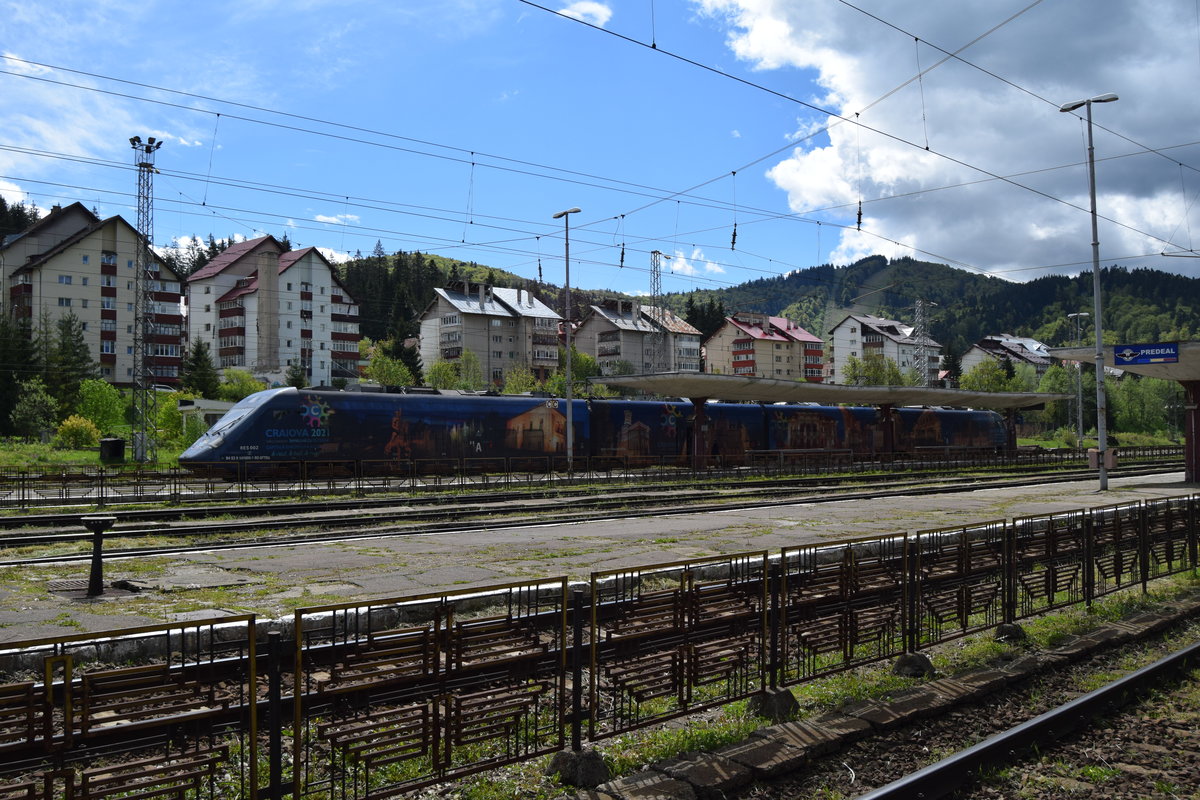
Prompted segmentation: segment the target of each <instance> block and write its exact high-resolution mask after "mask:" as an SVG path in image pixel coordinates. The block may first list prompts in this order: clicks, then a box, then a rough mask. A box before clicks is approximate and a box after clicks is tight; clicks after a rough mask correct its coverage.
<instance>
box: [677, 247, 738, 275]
mask: <svg viewBox="0 0 1200 800" xmlns="http://www.w3.org/2000/svg"><path fill="white" fill-rule="evenodd" d="M668 264H669V265H670V268H671V272H672V273H673V274H675V275H686V276H689V277H692V276H695V275H701V274H704V275H723V274H724V273H725V269H724V267H722V266H721V265H720V264H717V263H715V262H713V261H709V260H708V259H707V258H706V257H705V255H704V251H703V250H701V249H700V248H699V247H696V248H693V249H692V253H691V255H690V256H689V255H685V254H684V252H683V251H682V250H679V249H676V250H675V255H674V256H672V257H671V260H670V261H669V262H668Z"/></svg>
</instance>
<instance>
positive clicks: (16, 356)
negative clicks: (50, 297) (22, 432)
mask: <svg viewBox="0 0 1200 800" xmlns="http://www.w3.org/2000/svg"><path fill="white" fill-rule="evenodd" d="M39 372H40V366H39V365H38V363H37V358H36V353H35V351H34V347H33V342H32V341H31V338H30V330H29V323H28V322H26V321H24V320H17V319H14V318H13V317H10V316H9V315H8V314H0V434H3V435H8V434H11V433H12V432H13V429H12V412H13V408H15V407H16V405H17V401H18V400H19V399H20V397H21V381H24V380H28V379H29V378H30V377H32V376H34V375H36V374H38V373H39Z"/></svg>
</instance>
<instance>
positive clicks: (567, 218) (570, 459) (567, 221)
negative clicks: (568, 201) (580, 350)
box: [554, 208, 580, 475]
mask: <svg viewBox="0 0 1200 800" xmlns="http://www.w3.org/2000/svg"><path fill="white" fill-rule="evenodd" d="M579 211H580V209H578V208H568V209H567V210H566V211H559V212H558V213H557V214H555V215H554V219H558V218H560V217H561V218H562V221H563V267H564V274H565V276H566V277H565V281H564V283H565V288H566V295H567V299H566V303H565V304H564V305H565V308H564V309H563V311H564V313H563V319H564V320H565V321H566V343H567V474H568V475H570V474H571V472H572V468H573V467H574V456H575V420H574V417H573V416H572V413H571V405H572V404H571V399H572V398H571V215H572V214H578V213H579Z"/></svg>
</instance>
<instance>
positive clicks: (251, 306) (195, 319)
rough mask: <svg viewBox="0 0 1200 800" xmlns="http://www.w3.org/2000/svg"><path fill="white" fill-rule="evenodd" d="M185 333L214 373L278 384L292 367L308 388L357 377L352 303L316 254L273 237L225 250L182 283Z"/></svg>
mask: <svg viewBox="0 0 1200 800" xmlns="http://www.w3.org/2000/svg"><path fill="white" fill-rule="evenodd" d="M187 287H188V326H189V329H190V333H191V337H192V339H193V341H204V342H208V344H209V348H210V350H211V352H212V353H213V359H214V361H215V362H216V365H217V367H218V368H219V369H222V370H224V369H229V368H236V369H243V370H246V371H248V372H250V373H251V374H252V375H254V376H255V377H256V378H258V379H260V380H264V381H266V382H267V383H268V384H272V385H274V384H280V383H282V382H283V381H284V380H285V378H286V375H287V370H288V368H289V367H291V366H293V365H297V364H299V365H301V366H303V367H304V370H305V374H306V375H307V376H308V381H309V383H310V384H311V385H328V384H330V383H331V381H332V380H333V379H335V378H344V379H347V380H355V379H357V378H358V342H359V339H360V338H361V336H360V334H359V328H358V323H359V319H358V304H357V303H356V302H355V300H354V299H353V298H352V297H350V295H349V293H348V292H347V291H346V290H345V288H344V287H343V286H342V285H341V283H339V282H338V279H337V275H336V274H335V272H334V270H333V266H332V265H331V264H330V263H329V261H327V260H326V259H325V257H324V256H322V255H321V254H320V253H319V252H318V251H317V249H316V248H314V247H307V248H304V249H302V250H293V251H287V252H285V251H284V249H283V245H281V244H280V243H279V241H278V240H277V239H275V237H273V236H263V237H261V238H258V239H251V240H249V241H245V242H239V243H237V244H234V245H231V246H230V247H229V248H228V249H226V250H225V251H223V252H222V253H220V254H219V255H217V256H216V257H215V258H213V259H212V260H211V261H209V262H208V263H207V264H205V265H204V267H202V268H201V269H199V270H197V271H196V272H194V273H193V274H192V275H190V276H189V277H188V281H187Z"/></svg>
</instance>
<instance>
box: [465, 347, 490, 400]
mask: <svg viewBox="0 0 1200 800" xmlns="http://www.w3.org/2000/svg"><path fill="white" fill-rule="evenodd" d="M458 388H460V389H464V390H466V391H468V392H478V391H480V390H481V389H485V388H487V381H485V380H484V377H483V367H482V366H480V364H479V356H477V355H475V351H474V350H463V351H462V355H461V356H459V357H458Z"/></svg>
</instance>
